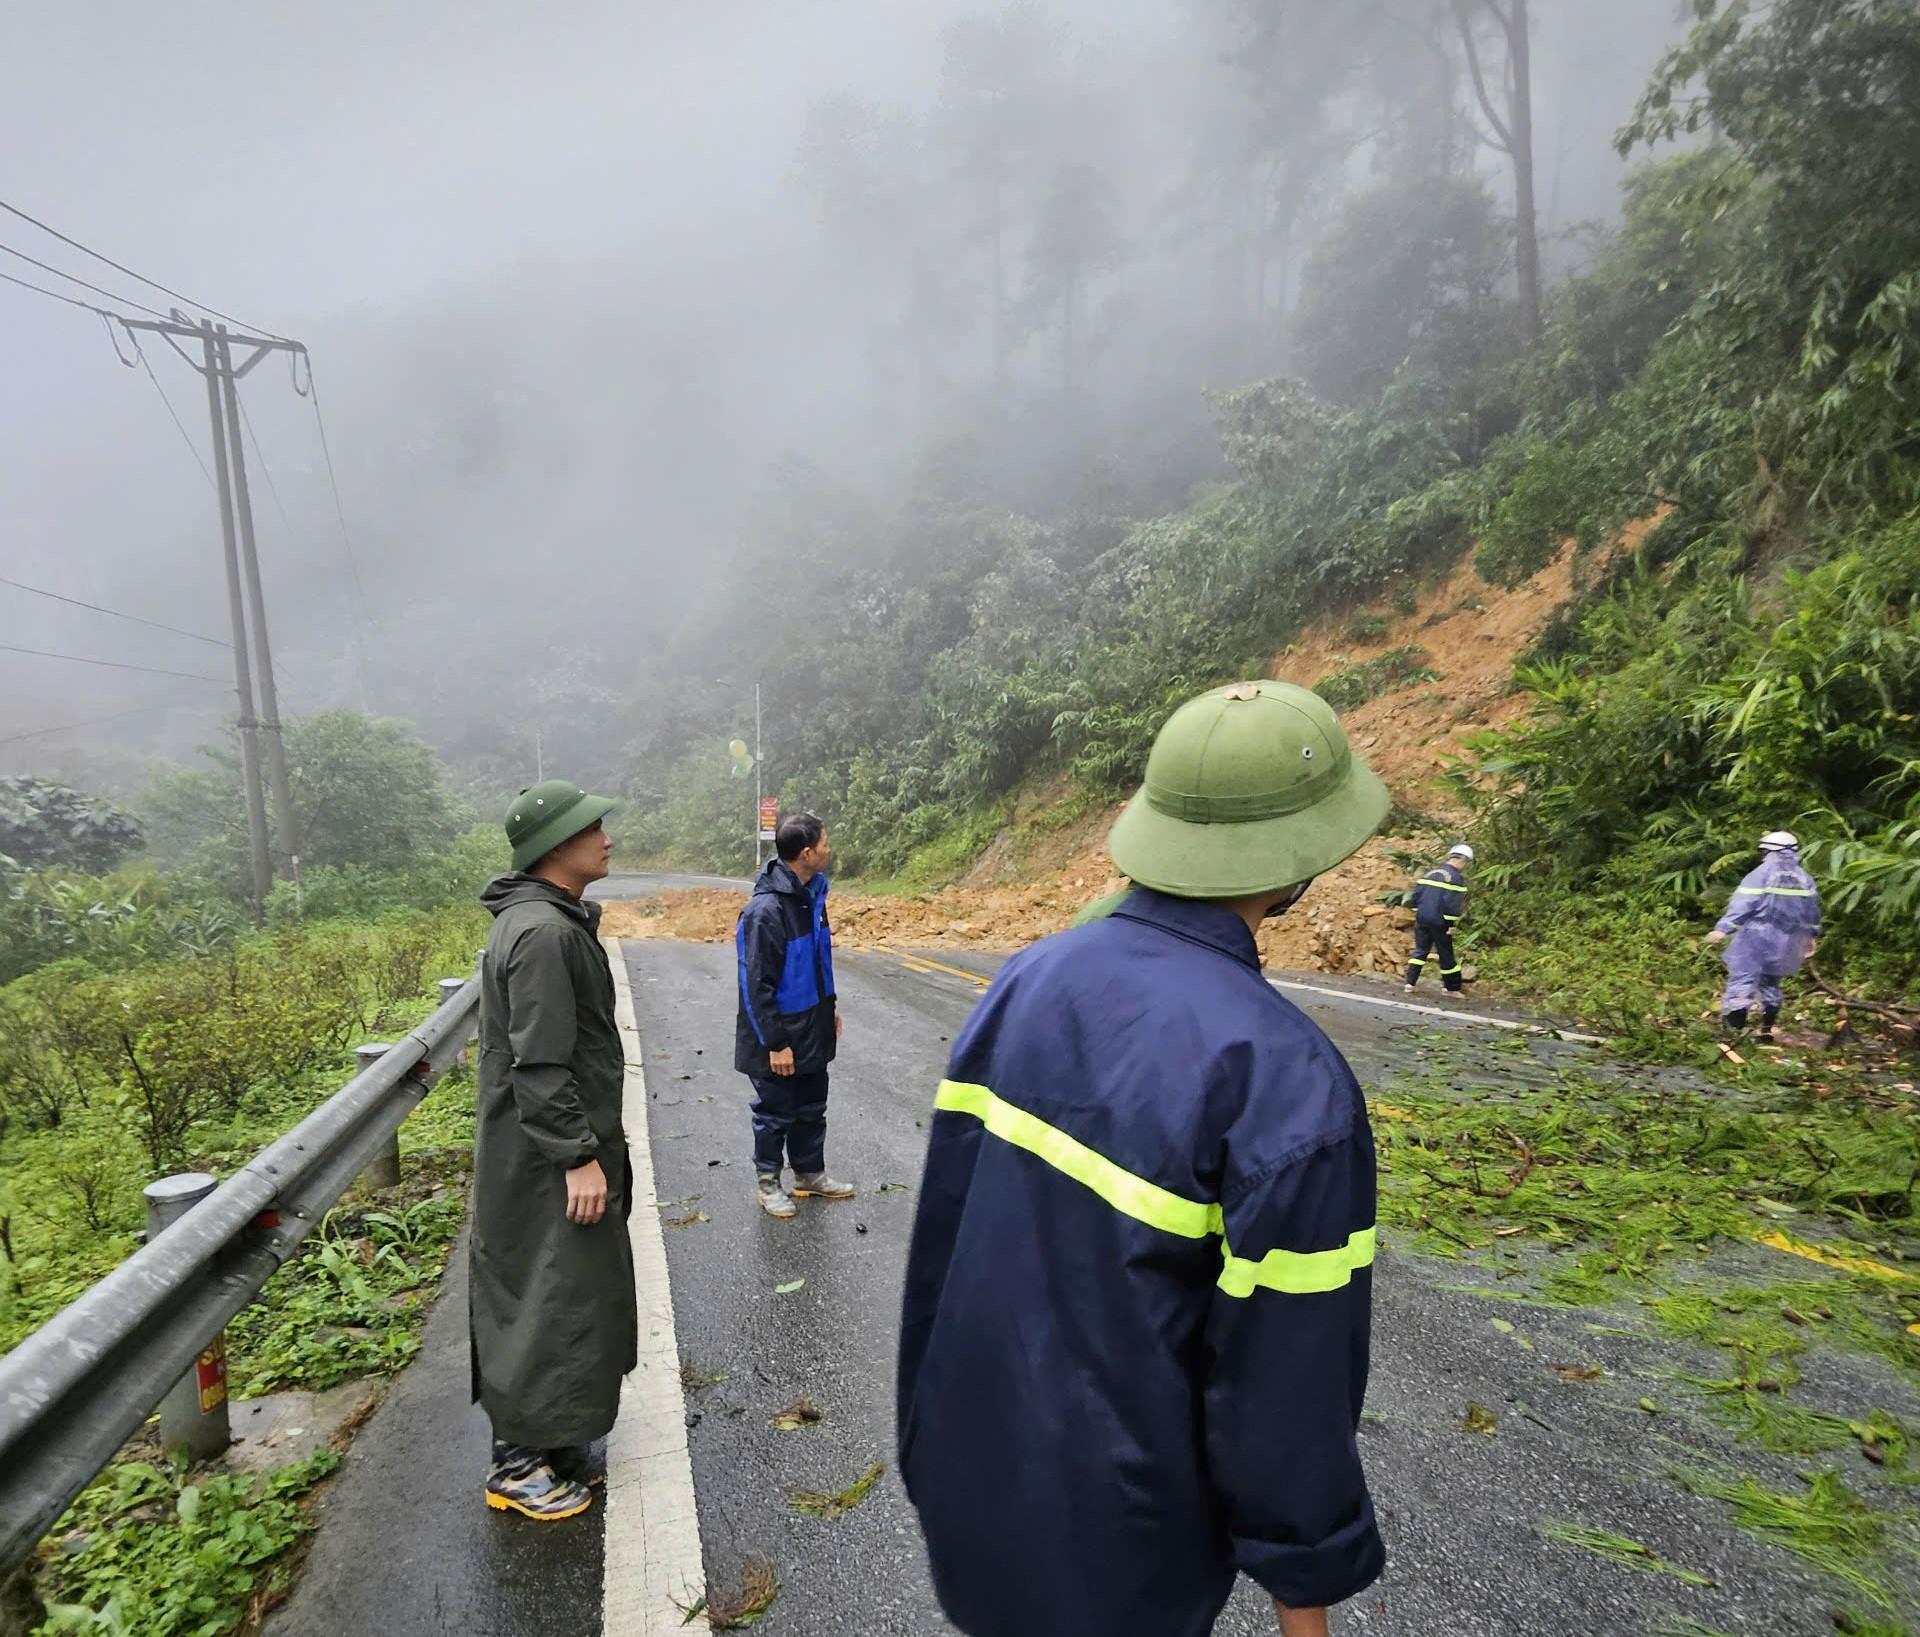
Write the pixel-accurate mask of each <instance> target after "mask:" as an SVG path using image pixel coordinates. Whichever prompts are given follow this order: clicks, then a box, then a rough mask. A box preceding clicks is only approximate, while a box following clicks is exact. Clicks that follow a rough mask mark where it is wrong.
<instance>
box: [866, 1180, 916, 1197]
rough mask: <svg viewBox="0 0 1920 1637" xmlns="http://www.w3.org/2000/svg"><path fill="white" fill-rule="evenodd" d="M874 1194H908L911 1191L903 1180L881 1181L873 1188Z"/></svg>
mask: <svg viewBox="0 0 1920 1637" xmlns="http://www.w3.org/2000/svg"><path fill="white" fill-rule="evenodd" d="M874 1192H875V1193H876V1194H910V1193H912V1192H913V1190H912V1189H911V1188H909V1187H908V1186H907V1185H906V1184H905V1183H904V1182H883V1183H881V1184H880V1186H879V1187H878V1188H876V1189H874Z"/></svg>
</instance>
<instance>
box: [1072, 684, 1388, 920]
mask: <svg viewBox="0 0 1920 1637" xmlns="http://www.w3.org/2000/svg"><path fill="white" fill-rule="evenodd" d="M1386 816H1387V787H1386V786H1385V785H1383V784H1382V783H1381V782H1380V780H1379V778H1378V777H1377V776H1376V775H1375V774H1374V772H1373V770H1372V769H1371V768H1369V767H1368V766H1367V765H1366V763H1364V762H1363V761H1361V760H1360V758H1359V757H1358V756H1356V755H1354V753H1353V752H1352V750H1351V749H1349V748H1348V745H1347V736H1346V734H1345V733H1343V732H1342V731H1341V728H1340V719H1339V718H1338V717H1337V716H1335V715H1334V714H1333V708H1332V707H1331V706H1330V705H1328V704H1327V702H1326V701H1325V700H1324V699H1322V698H1321V697H1320V696H1319V695H1318V694H1313V693H1309V692H1307V690H1306V689H1305V688H1296V687H1294V686H1293V685H1292V684H1291V683H1288V682H1236V683H1234V684H1233V685H1232V686H1231V687H1225V688H1215V689H1213V690H1212V691H1211V692H1209V693H1203V694H1202V695H1201V696H1200V697H1199V698H1198V699H1190V700H1188V701H1187V703H1186V704H1184V705H1182V706H1181V707H1180V708H1179V709H1178V710H1177V711H1175V712H1174V713H1173V715H1172V716H1171V717H1169V718H1168V719H1167V725H1166V726H1165V727H1163V728H1162V729H1161V730H1160V734H1159V737H1158V738H1156V739H1155V740H1154V741H1153V750H1152V752H1151V753H1150V754H1149V755H1148V757H1147V779H1146V783H1145V784H1143V785H1142V786H1141V787H1140V790H1139V792H1138V794H1136V795H1135V796H1134V798H1133V800H1132V801H1130V802H1129V803H1127V808H1126V811H1125V812H1123V813H1122V814H1121V815H1120V818H1119V820H1118V822H1117V823H1115V825H1114V827H1113V833H1112V834H1111V835H1110V836H1109V837H1108V838H1107V851H1108V852H1109V853H1110V854H1111V855H1112V858H1113V863H1114V867H1115V868H1116V869H1117V870H1119V871H1120V873H1121V874H1122V875H1125V876H1128V877H1130V878H1131V879H1132V880H1133V881H1135V882H1137V883H1139V884H1140V885H1141V886H1144V887H1155V888H1157V889H1158V890H1159V891H1161V892H1164V893H1170V894H1172V895H1173V896H1174V897H1176V898H1244V897H1249V896H1251V895H1252V894H1254V893H1259V892H1277V891H1279V890H1280V889H1281V888H1282V887H1290V886H1293V885H1294V884H1295V883H1296V882H1300V881H1308V880H1311V879H1312V878H1313V877H1314V876H1316V875H1319V874H1320V873H1321V872H1322V871H1323V870H1330V869H1332V868H1333V866H1334V865H1336V864H1338V863H1339V862H1340V860H1341V859H1343V858H1346V857H1348V856H1349V855H1350V854H1352V853H1354V852H1357V851H1358V850H1359V849H1360V847H1361V846H1362V845H1364V844H1365V842H1366V841H1367V839H1368V838H1369V837H1370V836H1371V835H1372V834H1373V833H1374V831H1376V830H1377V829H1379V828H1380V824H1381V821H1382V820H1383V819H1385V818H1386Z"/></svg>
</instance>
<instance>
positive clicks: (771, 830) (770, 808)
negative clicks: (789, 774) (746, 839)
mask: <svg viewBox="0 0 1920 1637" xmlns="http://www.w3.org/2000/svg"><path fill="white" fill-rule="evenodd" d="M779 828H780V798H779V797H778V796H762V797H761V798H760V830H759V833H758V834H757V835H756V836H755V837H754V842H753V873H754V874H755V875H758V874H759V873H760V843H761V842H763V841H771V840H773V838H774V835H775V833H776V832H777V831H778V830H779Z"/></svg>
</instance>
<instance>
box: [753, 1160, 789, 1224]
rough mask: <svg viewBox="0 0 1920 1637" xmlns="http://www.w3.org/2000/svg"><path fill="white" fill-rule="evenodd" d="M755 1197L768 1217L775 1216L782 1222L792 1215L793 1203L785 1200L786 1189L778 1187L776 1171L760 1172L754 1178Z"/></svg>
mask: <svg viewBox="0 0 1920 1637" xmlns="http://www.w3.org/2000/svg"><path fill="white" fill-rule="evenodd" d="M754 1192H755V1197H756V1198H757V1199H758V1200H759V1201H760V1209H761V1210H763V1211H765V1212H766V1213H767V1215H768V1216H777V1217H779V1218H780V1220H781V1221H782V1222H784V1221H785V1220H786V1219H787V1218H788V1217H790V1216H792V1215H793V1209H794V1207H793V1201H792V1200H790V1199H789V1198H787V1191H786V1189H784V1188H782V1187H781V1186H780V1173H779V1172H778V1171H761V1172H758V1173H756V1175H755V1177H754Z"/></svg>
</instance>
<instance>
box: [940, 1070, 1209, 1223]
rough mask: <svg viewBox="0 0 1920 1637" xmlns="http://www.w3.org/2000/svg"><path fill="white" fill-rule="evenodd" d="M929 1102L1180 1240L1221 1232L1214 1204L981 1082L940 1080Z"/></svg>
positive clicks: (1112, 1204)
mask: <svg viewBox="0 0 1920 1637" xmlns="http://www.w3.org/2000/svg"><path fill="white" fill-rule="evenodd" d="M933 1106H934V1107H935V1108H940V1109H945V1110H947V1112H949V1113H951V1114H971V1115H972V1116H973V1117H974V1118H975V1119H976V1120H978V1121H979V1122H980V1123H981V1124H982V1125H984V1126H985V1127H986V1128H987V1129H988V1130H989V1131H991V1132H992V1133H993V1134H994V1135H995V1136H996V1137H998V1138H999V1139H1000V1140H1001V1141H1002V1142H1008V1143H1012V1144H1013V1146H1014V1147H1015V1148H1024V1149H1025V1150H1026V1151H1027V1152H1028V1153H1029V1154H1033V1155H1035V1156H1037V1157H1038V1158H1040V1159H1043V1160H1045V1161H1046V1162H1047V1164H1049V1165H1051V1166H1052V1167H1053V1168H1054V1170H1056V1171H1059V1172H1061V1173H1062V1174H1063V1175H1066V1176H1069V1177H1072V1178H1073V1180H1074V1181H1075V1182H1077V1183H1079V1184H1080V1185H1081V1186H1082V1187H1086V1188H1091V1189H1092V1190H1093V1191H1094V1192H1095V1193H1096V1194H1098V1195H1099V1196H1100V1197H1101V1198H1102V1199H1104V1200H1105V1201H1106V1202H1107V1203H1108V1204H1109V1205H1111V1206H1112V1207H1113V1208H1114V1209H1115V1210H1116V1211H1119V1212H1120V1213H1121V1214H1122V1215H1125V1216H1130V1217H1132V1218H1133V1219H1134V1220H1135V1221H1136V1222H1144V1223H1146V1225H1147V1226H1148V1227H1150V1228H1160V1229H1163V1230H1164V1231H1165V1232H1167V1233H1173V1234H1178V1235H1179V1236H1180V1237H1181V1238H1182V1239H1205V1238H1206V1237H1207V1235H1208V1234H1214V1233H1217V1234H1224V1233H1225V1232H1226V1222H1225V1219H1224V1218H1223V1217H1222V1216H1221V1214H1220V1207H1219V1206H1218V1205H1207V1204H1203V1203H1202V1202H1201V1201H1199V1200H1197V1199H1185V1198H1182V1197H1181V1196H1180V1195H1179V1194H1175V1193H1169V1192H1168V1191H1167V1190H1166V1189H1165V1188H1162V1187H1161V1186H1160V1185H1159V1184H1158V1183H1155V1182H1149V1181H1147V1179H1146V1178H1145V1177H1138V1176H1135V1175H1134V1174H1133V1173H1132V1172H1131V1171H1129V1170H1126V1169H1125V1168H1124V1167H1122V1166H1118V1165H1115V1164H1114V1163H1113V1161H1112V1160H1110V1159H1108V1158H1107V1157H1106V1155H1104V1154H1096V1153H1095V1152H1094V1151H1093V1150H1092V1149H1091V1148H1089V1147H1087V1145H1086V1144H1085V1143H1083V1142H1080V1141H1079V1140H1077V1139H1076V1138H1073V1137H1069V1136H1068V1135H1067V1134H1066V1132H1064V1131H1062V1130H1060V1128H1059V1127H1058V1126H1051V1125H1048V1124H1047V1122H1046V1121H1045V1120H1042V1119H1040V1118H1039V1117H1038V1116H1037V1115H1033V1114H1029V1113H1028V1112H1027V1111H1026V1110H1025V1109H1024V1108H1015V1107H1014V1106H1013V1104H1012V1103H1009V1102H1006V1101H1005V1100H1003V1099H1002V1098H1000V1097H998V1096H996V1095H995V1094H994V1093H993V1092H992V1091H990V1090H988V1089H987V1087H985V1086H975V1085H968V1084H966V1083H965V1082H964V1081H959V1080H942V1081H941V1082H940V1090H939V1092H938V1094H937V1095H936V1096H935V1097H934V1099H933Z"/></svg>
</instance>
